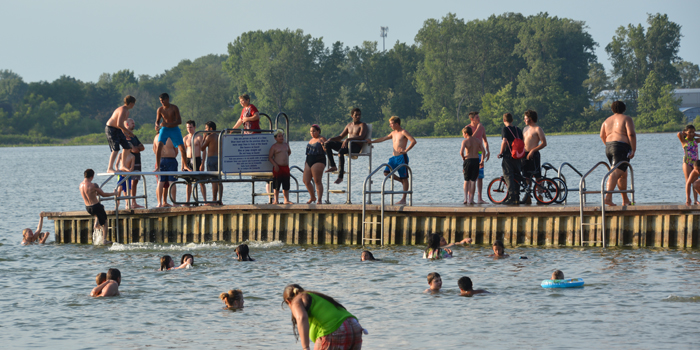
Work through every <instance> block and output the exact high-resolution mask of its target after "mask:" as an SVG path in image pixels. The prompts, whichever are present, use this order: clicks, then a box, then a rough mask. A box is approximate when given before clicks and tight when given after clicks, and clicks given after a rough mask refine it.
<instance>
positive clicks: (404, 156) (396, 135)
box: [368, 116, 416, 204]
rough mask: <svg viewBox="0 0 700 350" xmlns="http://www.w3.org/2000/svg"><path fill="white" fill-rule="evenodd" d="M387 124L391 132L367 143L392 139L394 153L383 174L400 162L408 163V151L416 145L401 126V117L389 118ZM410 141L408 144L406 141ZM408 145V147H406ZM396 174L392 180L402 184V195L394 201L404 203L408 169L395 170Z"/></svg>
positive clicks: (413, 139)
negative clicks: (398, 199)
mask: <svg viewBox="0 0 700 350" xmlns="http://www.w3.org/2000/svg"><path fill="white" fill-rule="evenodd" d="M389 126H390V127H391V133H389V135H386V136H384V137H380V138H378V139H374V141H372V140H369V141H368V143H370V144H372V143H380V142H384V141H386V140H393V143H394V145H393V149H394V153H393V154H394V155H393V156H392V157H391V158H389V163H388V164H389V166H388V167H386V168H385V169H384V176H387V175H389V172H391V170H393V169H396V167H398V166H399V165H401V164H406V165H408V151H410V150H411V148H413V146H415V145H416V139H415V138H413V136H411V134H409V133H408V131H406V130H405V129H403V128H402V127H401V119H400V118H399V117H397V116H393V117H391V118H389ZM409 141H410V142H411V144H410V145H408V142H409ZM407 145H408V147H406V146H407ZM397 174H398V176H396V175H394V180H396V181H398V182H401V184H402V185H403V191H404V193H403V195H402V196H401V200H400V201H398V202H396V204H406V194H407V193H405V192H407V191H408V169H406V168H401V169H399V171H398V172H397Z"/></svg>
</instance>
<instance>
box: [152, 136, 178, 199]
mask: <svg viewBox="0 0 700 350" xmlns="http://www.w3.org/2000/svg"><path fill="white" fill-rule="evenodd" d="M158 137H159V135H156V137H155V139H153V153H156V152H157V151H158V149H159V148H160V150H161V152H163V154H162V155H163V157H162V158H161V159H160V166H159V167H158V168H156V171H158V170H159V171H177V159H175V157H177V148H175V146H173V143H172V140H167V141H166V142H165V145H164V147H157V146H156V145H158ZM161 145H162V144H161ZM175 180H176V178H175V176H164V175H163V176H158V186H157V187H156V197H158V206H157V208H162V207H170V206H171V205H170V204H168V191H167V190H168V188H170V192H172V197H173V199H174V198H175V194H176V193H177V192H176V191H175V186H172V187H170V182H171V181H172V182H175Z"/></svg>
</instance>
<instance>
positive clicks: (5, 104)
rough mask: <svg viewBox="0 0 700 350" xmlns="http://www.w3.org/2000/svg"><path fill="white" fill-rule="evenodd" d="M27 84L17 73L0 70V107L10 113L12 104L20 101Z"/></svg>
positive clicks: (25, 91)
mask: <svg viewBox="0 0 700 350" xmlns="http://www.w3.org/2000/svg"><path fill="white" fill-rule="evenodd" d="M27 88H28V85H27V83H25V82H24V80H23V79H22V77H21V76H19V74H17V73H15V72H13V71H11V70H7V69H5V70H0V108H2V109H4V110H5V112H7V113H8V114H12V112H13V108H14V107H13V106H15V105H17V104H19V103H20V102H22V99H23V98H24V95H25V94H26V93H27Z"/></svg>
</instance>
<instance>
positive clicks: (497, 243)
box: [493, 240, 505, 256]
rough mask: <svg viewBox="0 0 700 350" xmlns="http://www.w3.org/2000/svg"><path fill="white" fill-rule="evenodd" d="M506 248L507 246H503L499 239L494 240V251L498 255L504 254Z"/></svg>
mask: <svg viewBox="0 0 700 350" xmlns="http://www.w3.org/2000/svg"><path fill="white" fill-rule="evenodd" d="M504 250H505V247H504V246H503V242H501V241H498V240H497V241H495V242H493V253H494V254H496V256H501V255H503V251H504Z"/></svg>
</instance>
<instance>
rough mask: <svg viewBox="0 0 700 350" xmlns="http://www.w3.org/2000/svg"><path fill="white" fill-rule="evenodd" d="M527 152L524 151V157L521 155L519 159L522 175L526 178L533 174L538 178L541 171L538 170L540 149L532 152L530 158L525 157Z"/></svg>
mask: <svg viewBox="0 0 700 350" xmlns="http://www.w3.org/2000/svg"><path fill="white" fill-rule="evenodd" d="M527 154H528V152H525V157H522V158H521V159H520V161H521V163H522V164H521V165H520V166H521V169H522V172H523V176H525V177H526V178H530V176H533V175H534V176H535V177H536V178H540V177H542V176H541V173H542V171H541V170H540V151H535V152H534V153H532V156H531V157H530V159H527Z"/></svg>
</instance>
